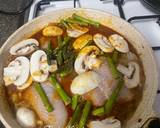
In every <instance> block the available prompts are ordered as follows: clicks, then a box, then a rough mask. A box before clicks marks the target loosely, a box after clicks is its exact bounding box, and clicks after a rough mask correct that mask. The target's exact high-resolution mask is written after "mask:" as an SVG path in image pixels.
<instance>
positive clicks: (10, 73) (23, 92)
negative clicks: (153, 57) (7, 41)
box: [3, 14, 145, 128]
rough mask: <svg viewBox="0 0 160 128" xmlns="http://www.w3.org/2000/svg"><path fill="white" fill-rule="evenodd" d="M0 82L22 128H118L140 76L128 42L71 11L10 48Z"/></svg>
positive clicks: (137, 95)
mask: <svg viewBox="0 0 160 128" xmlns="http://www.w3.org/2000/svg"><path fill="white" fill-rule="evenodd" d="M9 53H10V56H9V60H10V61H9V62H7V64H6V65H5V66H4V70H3V80H4V84H5V86H6V89H7V93H8V100H9V102H10V104H11V107H12V108H13V111H14V113H15V114H16V117H17V121H18V123H19V124H20V125H21V126H22V127H24V128H42V127H54V128H121V127H123V125H124V124H125V121H126V120H127V119H128V118H129V117H130V116H132V114H133V113H134V111H135V109H136V107H137V106H138V103H139V102H140V100H141V97H142V91H143V85H144V80H145V75H144V72H143V66H142V63H141V60H140V57H139V55H138V54H137V52H136V51H135V49H134V48H133V46H132V44H131V43H130V42H128V40H127V39H126V38H125V37H123V36H122V35H121V34H119V33H117V32H116V31H114V30H112V29H110V28H108V27H106V26H103V25H101V24H100V23H98V22H97V21H93V20H92V19H86V18H84V17H81V16H79V15H77V14H73V15H72V16H71V17H69V18H66V19H61V21H60V22H59V23H50V24H48V25H47V26H46V27H44V28H43V29H42V30H40V31H38V32H36V33H34V34H33V35H32V36H31V37H28V38H27V39H24V40H22V41H20V42H17V43H16V44H15V45H13V46H12V47H11V48H10V51H9Z"/></svg>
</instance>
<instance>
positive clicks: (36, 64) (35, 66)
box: [30, 50, 49, 82]
mask: <svg viewBox="0 0 160 128" xmlns="http://www.w3.org/2000/svg"><path fill="white" fill-rule="evenodd" d="M30 72H31V76H32V78H33V79H34V80H35V81H37V82H44V81H46V80H47V78H48V75H49V71H48V63H47V55H46V53H45V52H44V51H42V50H37V51H36V52H34V53H33V54H32V56H31V59H30Z"/></svg>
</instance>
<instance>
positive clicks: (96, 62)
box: [74, 45, 102, 74]
mask: <svg viewBox="0 0 160 128" xmlns="http://www.w3.org/2000/svg"><path fill="white" fill-rule="evenodd" d="M99 53H100V50H99V49H98V48H97V47H96V46H94V45H91V46H87V47H85V48H83V49H82V50H81V51H80V53H79V54H78V57H77V58H76V60H75V63H74V68H75V71H76V72H77V73H78V74H80V73H83V72H85V71H87V70H91V69H94V68H95V69H97V68H99V66H100V65H101V63H102V61H101V60H100V59H98V58H96V57H97V55H98V54H99Z"/></svg>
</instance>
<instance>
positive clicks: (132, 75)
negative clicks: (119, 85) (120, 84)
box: [117, 62, 140, 89]
mask: <svg viewBox="0 0 160 128" xmlns="http://www.w3.org/2000/svg"><path fill="white" fill-rule="evenodd" d="M117 69H118V70H119V71H120V72H121V73H122V74H124V81H125V86H126V87H127V88H129V89H132V88H135V87H137V86H138V84H139V82H140V68H139V65H138V64H137V63H136V62H129V63H128V68H127V67H125V66H123V65H121V66H120V65H119V66H118V67H117Z"/></svg>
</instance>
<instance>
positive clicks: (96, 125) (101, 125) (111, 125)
mask: <svg viewBox="0 0 160 128" xmlns="http://www.w3.org/2000/svg"><path fill="white" fill-rule="evenodd" d="M88 128H121V122H120V121H119V120H117V119H114V118H106V119H104V120H102V121H98V120H97V121H91V122H90V123H89V125H88Z"/></svg>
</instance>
